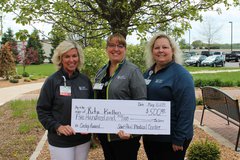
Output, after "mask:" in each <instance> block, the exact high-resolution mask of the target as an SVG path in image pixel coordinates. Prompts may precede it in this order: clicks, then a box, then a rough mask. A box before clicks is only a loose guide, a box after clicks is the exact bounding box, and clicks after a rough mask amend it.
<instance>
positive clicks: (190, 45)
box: [188, 29, 191, 53]
mask: <svg viewBox="0 0 240 160" xmlns="http://www.w3.org/2000/svg"><path fill="white" fill-rule="evenodd" d="M188 38H189V40H188V42H189V53H190V49H191V42H190V29H189V37H188Z"/></svg>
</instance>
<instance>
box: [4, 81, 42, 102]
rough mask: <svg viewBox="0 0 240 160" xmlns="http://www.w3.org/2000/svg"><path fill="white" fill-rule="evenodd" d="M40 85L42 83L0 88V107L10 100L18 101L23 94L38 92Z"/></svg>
mask: <svg viewBox="0 0 240 160" xmlns="http://www.w3.org/2000/svg"><path fill="white" fill-rule="evenodd" d="M42 85H43V82H40V83H30V84H24V85H18V86H12V87H4V88H0V106H1V105H3V104H5V103H6V102H8V101H10V100H14V99H19V98H20V97H21V96H22V95H23V94H24V93H27V92H31V91H35V90H38V89H40V88H41V87H42Z"/></svg>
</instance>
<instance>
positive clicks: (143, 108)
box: [71, 99, 170, 135]
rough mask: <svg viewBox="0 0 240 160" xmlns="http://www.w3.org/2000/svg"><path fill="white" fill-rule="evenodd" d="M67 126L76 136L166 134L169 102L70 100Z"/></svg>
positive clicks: (168, 121)
mask: <svg viewBox="0 0 240 160" xmlns="http://www.w3.org/2000/svg"><path fill="white" fill-rule="evenodd" d="M71 126H72V127H73V128H74V130H75V131H76V132H85V133H86V132H87V133H117V132H118V131H119V130H123V131H125V132H126V133H130V134H164V135H169V134H170V102H169V101H139V100H97V99H95V100H93V99H73V100H72V115H71Z"/></svg>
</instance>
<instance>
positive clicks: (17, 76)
mask: <svg viewBox="0 0 240 160" xmlns="http://www.w3.org/2000/svg"><path fill="white" fill-rule="evenodd" d="M13 78H14V79H22V76H21V75H15V76H13Z"/></svg>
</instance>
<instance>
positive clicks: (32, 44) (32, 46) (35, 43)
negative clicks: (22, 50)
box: [26, 30, 45, 64]
mask: <svg viewBox="0 0 240 160" xmlns="http://www.w3.org/2000/svg"><path fill="white" fill-rule="evenodd" d="M26 50H27V52H31V53H33V51H36V52H37V54H38V58H37V60H36V61H35V62H33V63H34V64H41V63H43V60H44V54H45V52H44V50H43V46H42V44H41V41H40V38H39V35H38V31H37V30H34V31H33V32H32V34H31V35H30V37H29V39H28V42H27V47H26Z"/></svg>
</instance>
